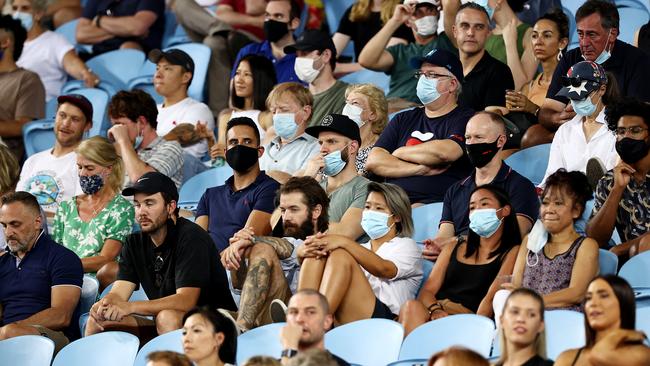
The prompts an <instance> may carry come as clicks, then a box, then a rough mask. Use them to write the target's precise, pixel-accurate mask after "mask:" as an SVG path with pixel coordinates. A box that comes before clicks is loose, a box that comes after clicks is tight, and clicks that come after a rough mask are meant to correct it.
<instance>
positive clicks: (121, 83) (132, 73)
mask: <svg viewBox="0 0 650 366" xmlns="http://www.w3.org/2000/svg"><path fill="white" fill-rule="evenodd" d="M144 60H145V54H144V52H142V51H140V50H134V49H121V50H115V51H110V52H106V53H102V54H101V55H98V56H95V57H93V58H91V59H90V60H88V61H87V62H86V65H88V67H89V68H91V69H92V70H93V72H94V73H95V74H97V76H99V78H100V79H101V80H102V82H105V83H108V84H110V85H112V86H113V87H114V88H115V89H116V90H123V89H127V87H128V83H129V80H131V79H133V78H135V77H136V76H138V71H140V68H141V67H142V64H143V63H144Z"/></svg>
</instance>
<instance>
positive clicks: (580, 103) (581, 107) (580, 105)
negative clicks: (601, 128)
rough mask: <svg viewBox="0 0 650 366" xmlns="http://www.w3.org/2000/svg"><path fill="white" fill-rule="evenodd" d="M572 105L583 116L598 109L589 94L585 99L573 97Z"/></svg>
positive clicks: (589, 114)
mask: <svg viewBox="0 0 650 366" xmlns="http://www.w3.org/2000/svg"><path fill="white" fill-rule="evenodd" d="M571 105H572V106H573V110H574V111H575V112H576V114H578V115H580V116H583V117H587V116H591V115H592V114H594V112H595V111H596V105H595V104H594V103H593V102H592V101H591V98H590V97H589V96H587V98H585V100H573V99H571Z"/></svg>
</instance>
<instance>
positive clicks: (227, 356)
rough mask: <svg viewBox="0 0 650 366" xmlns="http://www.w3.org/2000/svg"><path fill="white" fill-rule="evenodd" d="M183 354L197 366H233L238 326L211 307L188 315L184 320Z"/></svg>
mask: <svg viewBox="0 0 650 366" xmlns="http://www.w3.org/2000/svg"><path fill="white" fill-rule="evenodd" d="M183 352H184V353H185V355H186V356H187V358H189V359H190V360H191V361H192V362H193V363H194V364H195V365H197V366H224V365H229V364H234V363H235V355H236V353H237V329H236V328H235V324H234V323H233V322H232V321H230V320H228V318H226V317H225V316H224V315H222V314H221V313H219V312H217V311H214V310H212V309H210V308H208V307H196V308H194V309H192V310H190V311H188V312H187V314H185V316H184V317H183Z"/></svg>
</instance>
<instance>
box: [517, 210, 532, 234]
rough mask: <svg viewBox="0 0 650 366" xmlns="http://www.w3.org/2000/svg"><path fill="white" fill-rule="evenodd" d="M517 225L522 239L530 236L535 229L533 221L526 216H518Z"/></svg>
mask: <svg viewBox="0 0 650 366" xmlns="http://www.w3.org/2000/svg"><path fill="white" fill-rule="evenodd" d="M517 223H518V224H519V233H520V234H521V237H522V238H523V237H524V236H526V235H528V233H529V232H530V229H531V228H532V227H533V223H532V221H530V219H529V218H528V217H526V216H524V215H517Z"/></svg>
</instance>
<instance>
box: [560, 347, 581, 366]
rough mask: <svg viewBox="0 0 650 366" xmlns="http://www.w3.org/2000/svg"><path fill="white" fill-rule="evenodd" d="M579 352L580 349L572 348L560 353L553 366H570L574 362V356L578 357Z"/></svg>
mask: <svg viewBox="0 0 650 366" xmlns="http://www.w3.org/2000/svg"><path fill="white" fill-rule="evenodd" d="M580 350H581V349H580V348H574V349H570V350H566V351H564V352H562V353H560V355H559V356H558V357H557V358H556V359H555V365H557V366H563V365H571V364H572V363H573V362H574V361H575V359H576V356H578V352H579V351H580Z"/></svg>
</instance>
